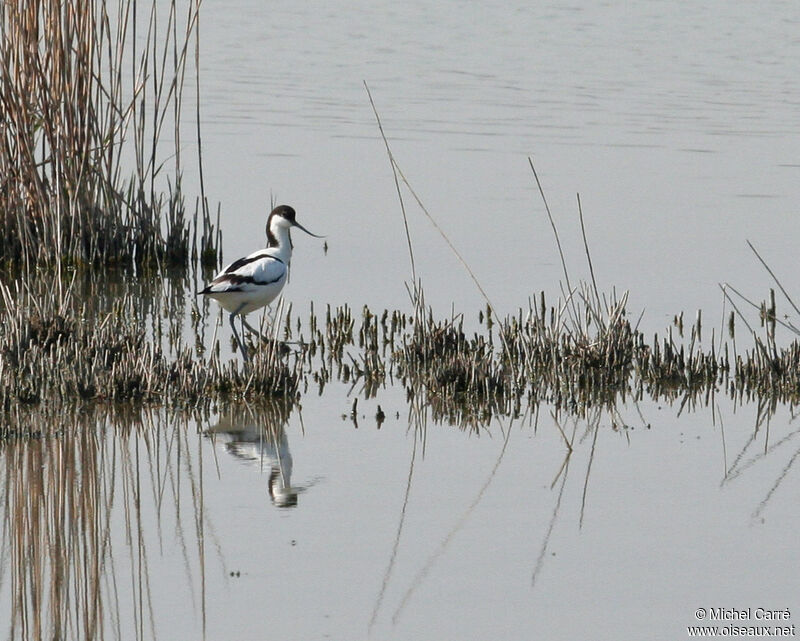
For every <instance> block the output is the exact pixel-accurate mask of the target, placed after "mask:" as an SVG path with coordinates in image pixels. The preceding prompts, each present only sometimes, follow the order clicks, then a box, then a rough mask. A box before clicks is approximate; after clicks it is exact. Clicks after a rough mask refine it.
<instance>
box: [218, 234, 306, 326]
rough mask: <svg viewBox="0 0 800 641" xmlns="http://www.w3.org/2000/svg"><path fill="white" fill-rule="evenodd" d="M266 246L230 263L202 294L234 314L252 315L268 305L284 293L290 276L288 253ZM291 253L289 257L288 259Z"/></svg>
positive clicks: (289, 252)
mask: <svg viewBox="0 0 800 641" xmlns="http://www.w3.org/2000/svg"><path fill="white" fill-rule="evenodd" d="M282 249H284V248H282V247H267V248H266V249H260V250H258V251H256V252H253V253H252V254H250V255H249V256H246V257H245V258H240V259H239V260H237V261H235V262H233V263H231V264H230V265H228V266H227V267H226V268H225V269H223V270H222V271H221V272H220V273H219V274H218V275H217V276H216V277H215V278H214V280H213V281H211V283H210V284H209V285H208V287H206V289H205V290H204V291H203V293H204V294H205V295H206V296H208V297H210V298H213V299H214V300H216V301H217V302H218V303H219V304H220V306H221V307H222V308H223V309H225V310H226V311H228V312H231V313H233V314H241V315H245V314H249V313H250V312H253V311H255V310H257V309H260V308H262V307H264V306H265V305H269V304H270V303H271V302H272V301H273V300H275V299H276V298H277V297H278V295H279V294H280V293H281V290H282V289H283V286H284V285H285V284H286V278H287V277H288V275H289V259H290V258H291V253H292V250H291V245H289V249H288V251H281V250H282ZM287 254H288V256H287Z"/></svg>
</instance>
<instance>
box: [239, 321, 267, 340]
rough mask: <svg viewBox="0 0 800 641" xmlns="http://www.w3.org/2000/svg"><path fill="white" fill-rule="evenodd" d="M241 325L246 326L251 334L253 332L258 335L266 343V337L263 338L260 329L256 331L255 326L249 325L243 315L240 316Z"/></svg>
mask: <svg viewBox="0 0 800 641" xmlns="http://www.w3.org/2000/svg"><path fill="white" fill-rule="evenodd" d="M242 326H243V327H246V328H247V329H248V330H250V331H251V332H252V333H253V334H255V335H256V336H258V337H259V338H260V339H261V341H262V342H263V343H266V342H267V339H266V338H264V336H262V334H261V332H260V331H258V330H257V329H256V328H255V327H253V326H252V325H250V323H248V322H247V321H246V320H245V319H244V316H242Z"/></svg>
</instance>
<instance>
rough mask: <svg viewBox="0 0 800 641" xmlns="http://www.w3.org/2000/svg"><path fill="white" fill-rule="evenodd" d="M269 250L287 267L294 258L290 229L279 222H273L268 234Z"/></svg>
mask: <svg viewBox="0 0 800 641" xmlns="http://www.w3.org/2000/svg"><path fill="white" fill-rule="evenodd" d="M267 241H268V245H267V246H268V248H269V249H271V250H272V254H273V256H275V257H276V258H280V259H281V260H282V261H283V262H284V263H286V264H287V265H288V264H289V261H290V260H291V258H292V238H291V236H290V235H289V228H288V227H286V226H285V225H281V224H279V223H277V222H272V224H270V227H269V233H268V234H267Z"/></svg>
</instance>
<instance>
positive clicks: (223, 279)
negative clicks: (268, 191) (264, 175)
mask: <svg viewBox="0 0 800 641" xmlns="http://www.w3.org/2000/svg"><path fill="white" fill-rule="evenodd" d="M292 227H299V228H300V229H302V230H303V231H304V232H306V233H307V234H309V235H311V236H315V234H312V233H311V232H310V231H308V230H307V229H306V228H305V227H303V226H302V225H300V224H299V223H298V222H297V221H296V220H295V211H294V209H292V208H291V207H288V206H286V205H281V206H279V207H276V208H275V209H273V210H272V213H270V215H269V218H268V219H267V243H268V244H267V247H266V249H259V250H258V251H256V252H253V253H252V254H250V255H249V256H245V257H244V258H240V259H239V260H235V261H234V262H232V263H231V264H230V265H228V266H227V267H225V269H223V270H222V271H221V272H220V273H219V274H217V275H216V276H215V277H214V280H212V281H211V282H210V283H209V284H208V286H207V287H206V288H205V289H203V290H202V291H201V292H199V293H200V294H203V295H205V296H208V297H210V298H213V299H214V300H216V301H217V302H218V303H219V304H220V306H221V307H222V308H223V309H225V310H226V311H228V312H230V322H231V327H232V328H233V333H234V336H235V337H236V342H237V343H238V344H239V347H240V349H241V350H242V355H243V356H244V358H245V360H247V351H246V350H245V348H244V344H243V343H242V342H241V340H240V339H239V336H238V334H237V332H236V327H235V325H234V324H233V318H234V316H244V315H245V314H249V313H250V312H253V311H255V310H257V309H260V308H262V307H264V306H266V305H269V304H270V303H271V302H272V301H273V300H275V299H276V298H277V297H278V295H279V294H280V293H281V290H283V286H284V285H286V280H287V279H288V277H289V263H290V262H291V260H292V239H291V237H290V236H289V230H290V229H291V228H292ZM243 322H244V321H243ZM244 324H245V325H247V323H246V322H244ZM248 328H249V325H248Z"/></svg>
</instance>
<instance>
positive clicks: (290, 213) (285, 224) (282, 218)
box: [267, 205, 321, 247]
mask: <svg viewBox="0 0 800 641" xmlns="http://www.w3.org/2000/svg"><path fill="white" fill-rule="evenodd" d="M296 216H297V214H296V212H295V211H294V207H290V206H289V205H278V206H277V207H276V208H275V209H273V210H272V211H271V212H270V214H269V218H267V240H268V244H269V246H270V247H272V246H276V247H277V246H278V229H277V228H279V227H282V228H284V229H290V228H292V227H297V228H299V229H302V230H303V231H304V232H305V233H307V234H308V235H309V236H314V237H315V238H321V236H317V235H316V234H312V233H311V232H310V231H308V230H307V229H306V228H305V227H303V226H302V225H301V224H300V223H298V222H297V218H296Z"/></svg>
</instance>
